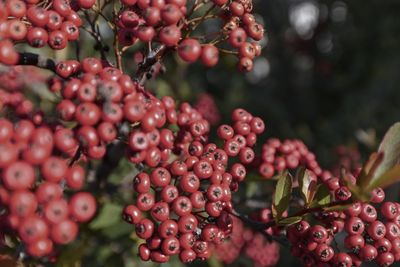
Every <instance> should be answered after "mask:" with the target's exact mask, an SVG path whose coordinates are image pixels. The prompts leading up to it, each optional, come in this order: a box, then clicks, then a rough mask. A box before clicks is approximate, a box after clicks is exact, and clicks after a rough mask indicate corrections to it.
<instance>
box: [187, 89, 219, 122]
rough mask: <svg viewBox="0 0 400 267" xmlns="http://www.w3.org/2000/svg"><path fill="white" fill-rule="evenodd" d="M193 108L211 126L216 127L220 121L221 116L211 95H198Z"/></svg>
mask: <svg viewBox="0 0 400 267" xmlns="http://www.w3.org/2000/svg"><path fill="white" fill-rule="evenodd" d="M193 106H194V108H195V109H197V110H198V111H199V112H200V114H201V115H202V116H203V118H204V119H206V120H207V121H208V122H209V123H210V124H211V125H216V124H218V122H219V121H220V120H221V114H220V112H219V109H218V106H217V104H216V103H215V100H214V97H213V96H212V95H210V94H207V93H202V94H200V95H199V96H198V97H197V101H196V103H195V104H194V105H193Z"/></svg>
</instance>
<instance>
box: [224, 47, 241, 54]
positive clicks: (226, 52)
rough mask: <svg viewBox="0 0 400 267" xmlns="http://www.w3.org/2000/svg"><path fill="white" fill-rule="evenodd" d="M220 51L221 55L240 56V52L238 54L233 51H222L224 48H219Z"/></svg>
mask: <svg viewBox="0 0 400 267" xmlns="http://www.w3.org/2000/svg"><path fill="white" fill-rule="evenodd" d="M219 51H220V52H221V53H224V54H228V55H237V54H239V52H237V51H231V50H227V49H222V48H219Z"/></svg>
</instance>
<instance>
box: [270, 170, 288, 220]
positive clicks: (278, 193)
mask: <svg viewBox="0 0 400 267" xmlns="http://www.w3.org/2000/svg"><path fill="white" fill-rule="evenodd" d="M291 194H292V176H291V175H290V173H288V172H284V173H283V174H281V175H280V177H279V179H278V182H277V184H276V188H275V194H274V198H273V203H272V207H273V209H272V212H273V215H274V218H275V219H276V220H278V221H279V219H280V218H281V217H282V213H283V212H284V211H285V210H287V208H288V206H289V201H290V197H291Z"/></svg>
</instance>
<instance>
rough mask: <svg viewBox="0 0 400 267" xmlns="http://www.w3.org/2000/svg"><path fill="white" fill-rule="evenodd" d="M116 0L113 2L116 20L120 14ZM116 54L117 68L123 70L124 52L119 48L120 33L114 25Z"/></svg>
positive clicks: (114, 18)
mask: <svg viewBox="0 0 400 267" xmlns="http://www.w3.org/2000/svg"><path fill="white" fill-rule="evenodd" d="M115 2H116V1H114V2H113V20H114V21H116V20H117V17H118V14H117V6H116V4H115ZM113 46H114V55H115V61H116V64H117V68H118V69H119V70H121V71H122V52H121V51H120V49H119V35H118V29H117V27H114V44H113Z"/></svg>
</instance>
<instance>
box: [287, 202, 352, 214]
mask: <svg viewBox="0 0 400 267" xmlns="http://www.w3.org/2000/svg"><path fill="white" fill-rule="evenodd" d="M351 203H353V201H351V200H346V201H336V202H331V203H328V204H325V205H322V206H319V207H315V208H306V209H303V210H300V211H298V212H296V213H295V214H293V215H292V216H293V217H294V216H303V215H306V214H309V213H314V212H319V211H323V209H324V208H330V207H334V206H345V205H349V204H351Z"/></svg>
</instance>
